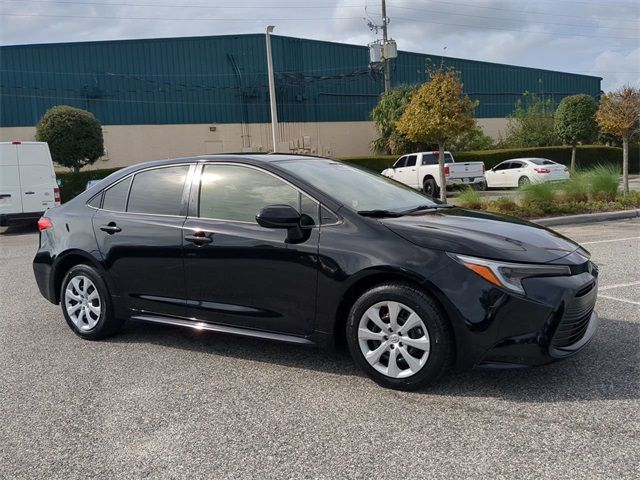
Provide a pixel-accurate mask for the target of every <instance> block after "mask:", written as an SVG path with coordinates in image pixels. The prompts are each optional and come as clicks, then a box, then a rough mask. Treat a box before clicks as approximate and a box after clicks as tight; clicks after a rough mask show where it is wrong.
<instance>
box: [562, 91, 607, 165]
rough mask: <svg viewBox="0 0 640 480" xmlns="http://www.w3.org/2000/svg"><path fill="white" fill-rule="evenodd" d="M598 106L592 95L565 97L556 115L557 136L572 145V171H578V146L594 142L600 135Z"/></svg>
mask: <svg viewBox="0 0 640 480" xmlns="http://www.w3.org/2000/svg"><path fill="white" fill-rule="evenodd" d="M597 108H598V107H597V105H596V101H595V99H594V98H593V97H592V96H591V95H585V94H580V95H571V96H569V97H565V98H563V99H562V101H561V102H560V105H558V109H557V110H556V113H555V129H556V134H557V135H558V137H559V138H560V140H562V141H563V142H564V143H567V144H569V145H571V171H574V170H575V169H576V146H577V145H578V143H589V142H592V141H593V140H594V139H595V138H596V137H597V135H598V124H597V123H596V110H597Z"/></svg>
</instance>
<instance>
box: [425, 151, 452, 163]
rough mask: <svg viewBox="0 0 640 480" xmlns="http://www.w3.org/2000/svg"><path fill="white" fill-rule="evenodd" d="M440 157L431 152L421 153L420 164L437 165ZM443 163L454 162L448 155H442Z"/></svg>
mask: <svg viewBox="0 0 640 480" xmlns="http://www.w3.org/2000/svg"><path fill="white" fill-rule="evenodd" d="M439 156H440V152H431V153H423V154H422V164H423V165H437V164H438V157H439ZM444 163H455V160H454V159H453V157H452V156H451V154H450V153H445V154H444Z"/></svg>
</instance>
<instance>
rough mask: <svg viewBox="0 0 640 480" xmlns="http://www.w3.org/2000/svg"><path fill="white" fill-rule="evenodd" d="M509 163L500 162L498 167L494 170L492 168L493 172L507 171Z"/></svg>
mask: <svg viewBox="0 0 640 480" xmlns="http://www.w3.org/2000/svg"><path fill="white" fill-rule="evenodd" d="M510 163H511V162H502V163H501V164H500V165H498V166H497V167H496V168H494V170H495V171H498V170H507V169H508V168H509V164H510Z"/></svg>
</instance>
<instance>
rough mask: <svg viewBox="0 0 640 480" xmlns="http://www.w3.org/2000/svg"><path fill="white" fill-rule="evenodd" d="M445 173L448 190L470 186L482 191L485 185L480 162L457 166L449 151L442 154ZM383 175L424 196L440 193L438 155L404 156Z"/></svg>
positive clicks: (414, 154) (482, 167)
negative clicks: (424, 194) (460, 186)
mask: <svg viewBox="0 0 640 480" xmlns="http://www.w3.org/2000/svg"><path fill="white" fill-rule="evenodd" d="M444 174H445V178H446V186H447V187H450V186H454V185H472V186H473V187H475V188H477V189H479V190H484V189H485V188H486V186H487V183H486V181H485V179H484V163H483V162H463V163H456V161H455V160H454V158H453V155H451V152H444ZM382 175H384V176H386V177H389V178H393V179H394V180H397V181H399V182H402V183H404V184H407V185H409V186H410V187H413V188H417V189H422V190H424V192H425V193H426V194H427V195H431V196H432V197H435V196H436V195H438V192H439V191H440V174H439V173H438V152H437V151H435V152H418V153H410V154H408V155H403V156H402V157H400V158H399V159H398V160H397V161H396V163H394V164H393V167H391V168H387V169H386V170H384V171H383V172H382Z"/></svg>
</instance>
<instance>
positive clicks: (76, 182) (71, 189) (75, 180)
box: [56, 168, 119, 203]
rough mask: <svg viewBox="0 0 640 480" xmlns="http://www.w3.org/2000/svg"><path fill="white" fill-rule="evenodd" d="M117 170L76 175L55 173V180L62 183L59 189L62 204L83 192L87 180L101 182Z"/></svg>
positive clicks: (107, 169)
mask: <svg viewBox="0 0 640 480" xmlns="http://www.w3.org/2000/svg"><path fill="white" fill-rule="evenodd" d="M118 170H119V168H105V169H102V170H87V171H84V172H82V171H80V172H78V173H77V174H76V173H73V172H57V173H56V177H57V179H58V180H60V181H62V185H61V187H60V196H61V197H62V203H64V202H67V201H69V200H71V199H72V198H73V197H75V196H76V195H78V194H79V193H82V192H84V190H85V189H86V188H87V182H88V181H89V180H101V179H103V178H105V177H107V176H109V175H111V174H112V173H113V172H116V171H118Z"/></svg>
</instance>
